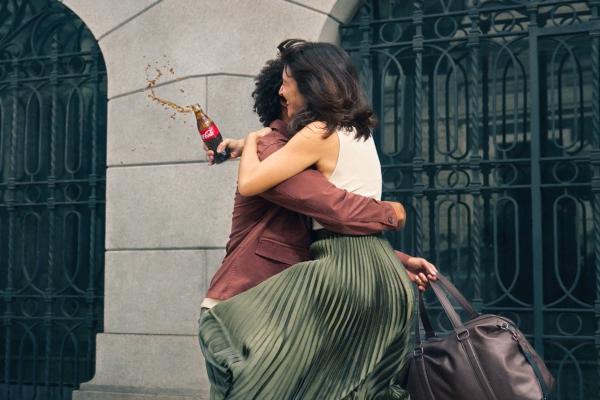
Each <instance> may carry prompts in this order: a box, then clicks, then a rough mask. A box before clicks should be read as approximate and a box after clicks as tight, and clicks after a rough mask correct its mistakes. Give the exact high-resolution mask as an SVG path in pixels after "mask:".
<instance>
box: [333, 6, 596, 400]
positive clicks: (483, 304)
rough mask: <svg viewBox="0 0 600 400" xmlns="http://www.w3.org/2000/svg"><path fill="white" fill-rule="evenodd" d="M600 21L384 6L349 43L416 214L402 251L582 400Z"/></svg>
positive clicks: (532, 9) (347, 35) (586, 396)
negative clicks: (509, 329)
mask: <svg viewBox="0 0 600 400" xmlns="http://www.w3.org/2000/svg"><path fill="white" fill-rule="evenodd" d="M599 13H600V2H599V1H524V0H523V1H476V0H462V1H461V0H459V1H457V0H454V1H453V0H427V1H412V2H409V1H394V0H369V1H363V3H362V4H361V6H360V8H359V10H358V12H357V14H356V16H355V18H354V20H353V21H352V22H351V23H350V24H347V25H345V26H343V27H342V28H341V36H342V43H343V45H344V47H345V48H346V49H347V50H348V51H349V52H350V54H351V56H352V57H353V59H354V60H355V62H356V65H357V66H358V67H359V70H360V73H361V78H362V80H363V83H364V85H365V88H366V89H367V92H368V94H369V96H370V97H371V100H372V103H373V105H374V108H375V110H376V112H377V114H378V116H379V118H380V127H379V128H378V129H377V131H376V140H377V142H378V149H379V153H380V159H381V161H382V168H383V179H384V196H385V197H386V198H388V199H397V200H400V201H402V202H403V203H404V204H406V205H407V206H408V209H409V211H408V212H409V214H408V226H407V228H406V229H405V230H404V231H402V232H399V233H397V234H394V235H392V236H390V238H391V239H392V241H394V243H395V245H396V248H399V249H402V250H405V251H406V252H409V253H413V254H419V255H423V256H425V257H427V258H429V259H431V260H433V261H434V262H435V263H436V264H437V265H438V266H439V267H440V269H441V270H443V271H444V272H445V273H446V274H448V275H449V276H450V277H451V279H452V280H453V281H454V282H455V283H456V284H457V285H458V286H459V287H461V289H462V290H463V291H464V292H465V293H466V294H467V295H468V296H469V297H470V298H471V299H472V301H473V303H474V304H475V306H476V307H477V308H478V309H480V310H482V311H489V312H494V313H500V314H504V315H506V316H508V317H509V318H511V319H513V320H514V321H515V322H516V323H518V325H519V326H520V327H521V328H522V329H523V330H524V331H525V332H526V333H527V334H528V335H529V339H530V340H531V341H532V342H533V343H534V344H535V346H536V348H537V349H538V351H539V352H540V353H542V354H543V355H544V357H545V359H546V360H547V362H548V364H549V366H550V367H551V369H552V371H553V373H554V374H555V376H556V377H557V378H558V386H559V387H558V396H557V398H559V399H569V400H572V399H573V400H575V399H578V400H579V399H581V400H591V399H600V385H599V382H600V368H599V366H598V363H599V360H600V16H599ZM440 315H441V314H440ZM437 322H438V326H440V327H441V328H442V329H449V324H448V322H447V321H445V320H443V319H442V318H441V317H439V318H438V321H437Z"/></svg>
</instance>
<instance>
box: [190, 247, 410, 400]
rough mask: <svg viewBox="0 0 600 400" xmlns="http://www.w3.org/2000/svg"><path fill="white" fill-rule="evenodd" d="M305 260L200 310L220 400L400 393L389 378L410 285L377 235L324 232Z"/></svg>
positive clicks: (403, 343)
mask: <svg viewBox="0 0 600 400" xmlns="http://www.w3.org/2000/svg"><path fill="white" fill-rule="evenodd" d="M310 251H311V255H312V257H313V260H311V261H306V262H302V263H299V264H296V265H294V266H292V267H290V268H288V269H286V270H284V271H283V272H281V273H279V274H277V275H275V276H273V277H271V278H269V279H268V280H266V281H264V282H262V283H261V284H259V285H258V286H256V287H254V288H252V289H249V290H247V291H246V292H243V293H241V294H239V295H237V296H234V297H232V298H230V299H228V300H226V301H224V302H221V303H219V304H217V305H216V306H214V307H213V308H212V309H210V310H207V311H204V312H203V314H202V316H201V317H200V321H199V322H200V329H199V341H200V347H201V349H202V352H203V354H204V357H205V360H206V367H207V372H208V377H209V380H210V382H211V391H210V393H211V396H210V398H211V400H220V399H231V400H233V399H240V400H251V399H263V400H288V399H290V400H291V399H297V400H299V399H303V400H310V399H319V400H330V399H331V400H337V399H340V400H341V399H345V400H350V399H353V400H354V399H377V400H383V399H408V398H409V397H408V394H407V393H406V392H405V391H404V390H402V389H401V388H400V386H399V384H398V381H399V380H400V378H401V376H400V375H401V372H402V369H403V367H404V365H405V362H406V356H407V353H408V350H409V349H411V348H412V347H410V346H409V340H410V327H411V318H412V314H413V292H412V283H411V282H410V280H409V279H408V276H407V274H406V271H405V269H404V267H403V266H402V264H401V263H400V261H399V260H398V258H397V257H396V256H395V254H394V251H393V249H392V247H391V246H390V244H389V243H388V242H387V240H386V239H384V238H383V236H381V235H373V236H334V237H331V238H327V239H322V240H319V241H316V242H314V243H313V244H312V246H311V248H310Z"/></svg>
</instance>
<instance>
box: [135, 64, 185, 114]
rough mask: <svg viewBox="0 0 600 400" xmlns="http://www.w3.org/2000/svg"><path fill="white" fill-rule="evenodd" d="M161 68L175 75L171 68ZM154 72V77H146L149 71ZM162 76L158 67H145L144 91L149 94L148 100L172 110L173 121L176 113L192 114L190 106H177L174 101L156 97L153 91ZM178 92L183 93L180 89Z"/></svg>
mask: <svg viewBox="0 0 600 400" xmlns="http://www.w3.org/2000/svg"><path fill="white" fill-rule="evenodd" d="M163 68H168V71H169V72H171V74H175V71H174V70H173V68H169V67H168V66H163ZM152 69H153V70H154V71H155V72H156V75H155V76H154V78H149V77H148V73H149V71H150V70H152ZM162 76H163V72H162V70H161V69H160V68H158V67H152V65H150V64H148V65H147V66H146V82H147V85H146V90H147V91H148V92H149V93H148V97H149V98H150V99H152V100H153V101H156V102H157V103H159V104H160V105H162V106H164V107H167V108H170V109H172V110H175V113H173V114H172V115H171V118H172V119H175V115H177V113H183V114H186V113H191V112H193V110H192V106H191V105H187V106H182V105H179V104H177V103H175V102H174V101H171V100H167V99H164V98H162V97H159V96H157V95H156V92H155V91H154V88H155V87H156V84H157V82H158V81H159V80H160V78H161V77H162ZM176 80H179V79H178V78H176ZM180 91H181V92H182V93H184V90H183V89H180Z"/></svg>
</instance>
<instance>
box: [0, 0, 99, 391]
mask: <svg viewBox="0 0 600 400" xmlns="http://www.w3.org/2000/svg"><path fill="white" fill-rule="evenodd" d="M105 142H106V73H105V66H104V61H103V59H102V55H101V53H100V51H99V49H98V47H97V43H96V41H95V39H94V38H93V36H92V34H91V33H90V32H89V31H88V29H87V28H86V27H85V25H84V24H83V23H82V22H81V21H80V20H79V19H78V18H77V17H76V16H75V15H74V14H72V13H71V12H70V11H69V10H67V9H66V8H65V7H64V6H62V5H61V4H60V3H59V2H57V1H48V0H2V1H0V321H1V323H0V398H1V399H3V400H25V399H32V400H37V399H52V400H54V399H70V398H71V392H72V390H73V388H76V387H78V385H79V383H81V382H84V381H87V380H89V379H91V378H92V376H93V374H94V365H95V346H96V345H95V336H96V333H97V332H99V331H101V330H102V307H103V283H104V282H103V280H104V272H103V271H104V268H103V265H104V259H103V258H104V253H103V251H104V195H105V165H106V160H105V159H106V156H105V155H106V148H105V147H106V145H105Z"/></svg>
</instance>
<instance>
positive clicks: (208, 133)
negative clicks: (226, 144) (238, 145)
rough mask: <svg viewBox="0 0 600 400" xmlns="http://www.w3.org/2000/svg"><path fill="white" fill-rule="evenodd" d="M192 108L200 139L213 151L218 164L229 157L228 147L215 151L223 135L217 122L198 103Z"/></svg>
mask: <svg viewBox="0 0 600 400" xmlns="http://www.w3.org/2000/svg"><path fill="white" fill-rule="evenodd" d="M192 110H193V111H194V114H195V115H196V123H197V125H198V132H199V133H200V137H202V141H203V142H204V143H206V145H207V146H208V148H209V149H210V150H212V151H214V152H215V163H217V164H220V163H222V162H223V161H227V160H228V159H229V149H227V148H226V149H225V150H224V151H222V152H221V153H218V152H217V146H218V145H219V143H221V142H222V141H223V136H221V132H219V128H217V124H215V123H214V122H213V120H212V119H210V117H209V116H208V115H206V113H205V112H204V111H203V110H202V107H200V105H199V104H194V105H193V106H192Z"/></svg>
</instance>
